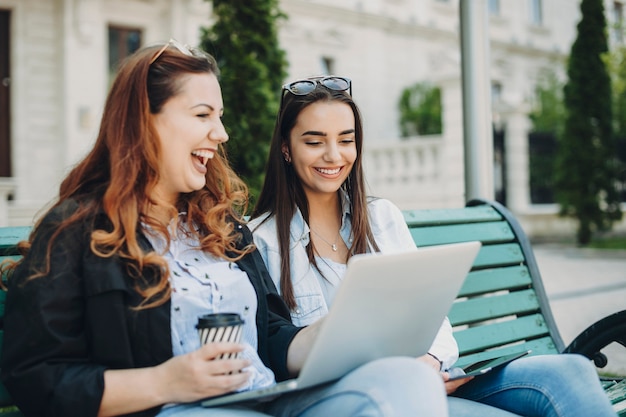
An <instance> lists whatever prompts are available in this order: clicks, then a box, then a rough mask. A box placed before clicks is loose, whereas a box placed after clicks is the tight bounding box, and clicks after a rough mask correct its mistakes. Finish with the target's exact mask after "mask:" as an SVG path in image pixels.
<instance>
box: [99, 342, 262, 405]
mask: <svg viewBox="0 0 626 417" xmlns="http://www.w3.org/2000/svg"><path fill="white" fill-rule="evenodd" d="M241 350H243V346H242V345H236V344H233V343H210V344H206V345H204V346H202V347H201V348H200V349H198V350H196V351H195V352H191V353H189V354H186V355H181V356H176V357H174V358H172V359H170V360H168V361H166V362H164V363H162V364H161V365H158V366H154V367H150V368H141V369H122V370H107V371H105V372H104V394H103V396H102V403H101V405H100V410H99V413H98V416H101V417H105V416H116V415H121V414H127V413H130V412H134V411H140V410H146V409H149V408H152V407H155V406H159V405H162V404H167V403H174V402H192V401H198V400H200V399H202V398H206V397H212V396H215V395H221V394H225V393H227V392H231V391H235V390H236V389H238V388H240V387H242V386H243V385H244V384H245V383H246V382H247V380H248V375H247V373H246V372H245V371H243V368H245V367H246V366H249V365H250V363H249V361H247V360H240V359H233V360H214V359H215V358H216V357H217V356H219V355H221V354H223V353H229V352H237V351H241Z"/></svg>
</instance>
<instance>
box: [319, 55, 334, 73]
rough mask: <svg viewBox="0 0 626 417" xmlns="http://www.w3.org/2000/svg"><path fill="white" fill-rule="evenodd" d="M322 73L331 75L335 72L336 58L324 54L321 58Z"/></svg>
mask: <svg viewBox="0 0 626 417" xmlns="http://www.w3.org/2000/svg"><path fill="white" fill-rule="evenodd" d="M321 66H322V74H326V75H331V74H334V73H335V60H334V59H333V58H330V57H327V56H323V57H322V59H321Z"/></svg>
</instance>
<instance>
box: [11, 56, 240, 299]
mask: <svg viewBox="0 0 626 417" xmlns="http://www.w3.org/2000/svg"><path fill="white" fill-rule="evenodd" d="M163 48H164V49H163ZM159 51H160V54H158V53H159ZM157 54H158V55H157ZM155 58H156V59H155ZM204 73H207V74H214V75H215V76H219V69H218V67H217V63H216V62H215V59H214V58H213V57H212V56H210V55H208V54H206V53H203V52H202V51H198V50H194V51H193V52H192V50H188V51H181V50H180V49H179V48H177V47H174V46H172V45H171V44H168V46H164V45H160V46H153V47H146V48H143V49H141V50H139V51H138V52H136V53H135V54H133V55H131V56H130V57H128V58H127V59H126V60H125V61H124V63H123V64H122V65H121V67H120V69H119V72H118V74H117V76H116V78H115V81H114V82H113V84H112V86H111V90H110V92H109V95H108V97H107V100H106V105H105V107H104V111H103V115H102V121H101V125H100V131H99V133H98V137H97V140H96V142H95V144H94V146H93V149H92V150H91V152H89V154H88V155H87V156H86V157H85V158H84V159H83V160H82V161H80V162H79V163H78V164H77V165H76V166H75V167H74V168H73V169H72V170H71V172H70V173H69V174H68V175H67V176H66V177H65V179H64V180H63V182H62V184H61V187H60V191H59V198H58V201H57V202H56V203H55V204H54V205H53V206H52V208H51V210H52V209H54V208H56V207H58V206H60V205H61V204H63V203H64V202H66V201H67V200H73V201H76V202H77V203H78V209H77V210H76V211H75V212H74V213H73V214H72V215H71V216H70V217H68V218H67V219H65V220H64V221H63V222H62V223H61V224H60V225H59V227H58V228H57V229H56V231H55V232H54V233H53V235H52V238H51V239H50V241H49V242H48V245H47V253H46V260H45V265H47V266H46V270H43V271H38V272H37V273H36V274H34V275H32V276H30V277H29V278H30V279H34V278H37V277H40V276H43V275H46V274H47V273H48V272H49V267H50V254H51V248H52V245H53V243H54V240H55V238H57V237H58V236H59V235H60V233H61V232H62V231H63V230H64V229H66V228H68V227H70V226H71V225H74V224H77V223H80V222H82V221H84V220H86V219H92V218H94V217H95V216H96V215H97V214H99V213H104V214H105V215H106V218H107V220H108V226H107V227H106V228H99V229H94V230H93V231H92V233H91V250H92V251H93V252H94V253H95V254H96V255H98V256H100V257H112V256H118V257H119V258H121V259H122V260H124V262H125V263H126V265H127V270H128V271H129V272H130V273H131V275H132V276H134V277H136V279H137V285H136V290H137V291H138V292H139V293H140V294H141V295H142V297H143V299H144V303H143V307H145V308H147V307H152V306H157V305H160V304H162V303H163V302H165V301H166V300H167V299H168V298H169V295H170V287H169V284H168V276H169V269H168V266H167V262H166V261H165V259H163V257H161V256H160V255H159V254H156V253H154V252H149V253H145V252H144V251H143V250H142V249H141V247H140V244H139V240H138V233H137V229H138V225H139V224H140V222H143V223H145V224H148V225H150V226H151V227H152V228H153V229H155V230H157V231H158V232H159V233H160V234H162V235H163V236H164V237H165V238H166V239H168V241H169V238H170V236H169V233H168V231H167V229H166V226H164V225H162V224H161V222H159V221H157V219H155V218H152V217H150V216H149V215H148V214H147V211H148V210H147V209H148V208H149V207H150V205H154V204H158V205H161V206H163V205H165V204H166V203H165V202H164V201H155V200H152V199H151V197H150V196H151V195H152V192H153V190H154V187H155V186H156V184H157V182H158V181H159V175H160V174H159V165H160V164H159V160H160V155H161V148H160V144H159V143H160V142H159V140H158V134H157V132H156V130H155V128H154V125H153V118H154V115H155V114H158V113H159V112H160V111H161V109H162V108H163V105H164V104H165V103H166V102H167V101H168V100H169V99H171V98H172V97H174V96H175V95H176V94H178V93H179V92H180V89H181V86H182V82H183V81H182V79H183V78H184V76H185V75H188V74H204ZM207 169H208V172H207V174H206V186H205V187H203V188H202V189H201V190H199V191H193V192H190V193H183V194H181V195H180V197H179V199H178V201H177V202H176V205H175V206H172V205H171V204H170V205H166V206H165V207H166V208H167V210H168V213H169V214H170V215H171V216H172V218H175V217H176V216H177V214H178V213H179V212H183V211H184V212H186V217H185V219H184V220H185V221H187V222H189V223H190V224H194V225H195V226H196V227H197V229H198V230H196V228H194V227H190V228H189V229H190V230H191V231H192V233H195V234H196V235H197V236H198V238H199V240H200V242H201V245H202V248H203V249H204V250H205V251H208V252H210V253H212V254H214V255H216V256H218V257H222V258H225V259H228V260H236V259H239V258H240V257H241V256H243V254H245V253H247V252H249V251H250V250H252V247H247V248H244V249H238V248H237V240H238V235H237V234H235V233H233V228H234V226H233V224H232V220H241V213H244V212H245V209H246V204H247V202H248V193H247V188H246V186H245V184H244V183H243V182H242V181H241V180H240V179H239V177H238V176H237V175H236V174H235V173H234V172H233V170H232V169H231V168H230V166H229V164H228V161H227V158H226V155H225V152H224V150H223V148H222V147H221V145H220V147H219V150H218V152H217V153H216V155H215V156H214V158H213V159H211V160H210V161H209V163H208V166H207ZM40 222H41V220H40V221H39V222H38V223H37V224H36V225H35V227H34V229H33V231H32V233H31V236H30V237H29V240H28V241H24V242H20V244H19V248H20V251H21V253H22V254H23V255H26V254H27V253H28V252H29V250H30V247H31V244H32V240H33V238H34V236H35V235H36V234H37V231H38V227H39V225H40ZM227 253H230V254H231V256H232V254H234V256H235V258H232V257H230V256H228V255H227ZM15 266H16V264H13V265H10V266H9V267H8V269H13V268H15ZM146 268H148V269H151V270H156V271H160V272H159V273H158V274H157V275H158V278H157V279H156V280H155V282H154V283H153V285H150V286H148V287H146V286H145V285H140V282H141V280H142V277H141V273H142V271H144V270H146ZM5 269H7V268H5Z"/></svg>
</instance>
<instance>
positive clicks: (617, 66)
mask: <svg viewBox="0 0 626 417" xmlns="http://www.w3.org/2000/svg"><path fill="white" fill-rule="evenodd" d="M604 58H605V62H606V65H607V67H608V68H609V72H610V74H611V83H612V87H613V121H614V123H613V127H614V128H615V134H616V136H618V137H622V138H623V137H626V46H624V45H618V46H617V47H616V48H615V50H612V51H611V52H610V53H609V54H606V55H605V56H604Z"/></svg>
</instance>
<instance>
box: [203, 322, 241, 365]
mask: <svg viewBox="0 0 626 417" xmlns="http://www.w3.org/2000/svg"><path fill="white" fill-rule="evenodd" d="M243 324H244V321H243V319H242V318H241V317H240V316H239V314H237V313H211V314H205V315H202V316H200V317H198V324H197V325H196V328H197V329H198V336H199V337H200V344H202V345H204V344H206V343H213V342H233V343H239V342H240V341H241V334H242V333H243ZM224 356H226V359H230V358H233V357H236V356H234V355H233V356H231V355H222V356H221V357H220V359H222V358H223V357H224Z"/></svg>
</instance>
